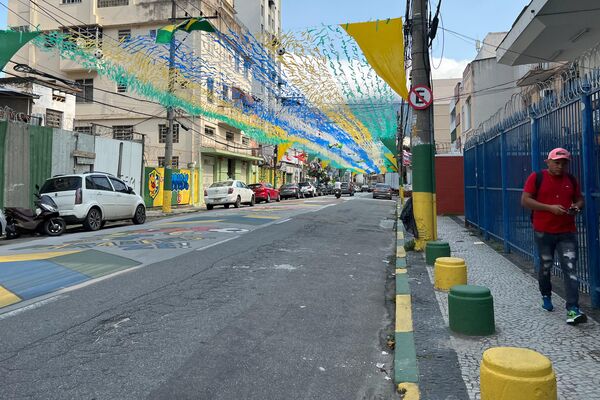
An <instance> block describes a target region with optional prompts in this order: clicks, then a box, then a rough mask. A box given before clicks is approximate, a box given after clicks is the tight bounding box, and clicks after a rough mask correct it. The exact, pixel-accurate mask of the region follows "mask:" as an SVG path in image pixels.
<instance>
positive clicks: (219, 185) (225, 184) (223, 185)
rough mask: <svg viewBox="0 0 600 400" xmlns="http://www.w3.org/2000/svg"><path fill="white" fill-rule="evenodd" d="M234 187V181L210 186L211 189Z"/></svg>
mask: <svg viewBox="0 0 600 400" xmlns="http://www.w3.org/2000/svg"><path fill="white" fill-rule="evenodd" d="M231 185H233V181H225V182H215V183H213V184H212V185H210V187H211V188H218V187H227V186H231Z"/></svg>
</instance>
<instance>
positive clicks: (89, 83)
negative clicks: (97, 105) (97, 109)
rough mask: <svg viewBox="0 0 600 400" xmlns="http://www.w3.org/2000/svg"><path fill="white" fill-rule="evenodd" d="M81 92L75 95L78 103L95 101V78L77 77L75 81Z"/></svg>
mask: <svg viewBox="0 0 600 400" xmlns="http://www.w3.org/2000/svg"><path fill="white" fill-rule="evenodd" d="M75 82H76V83H77V85H78V86H79V88H80V89H81V92H79V93H77V94H76V95H75V96H76V97H75V101H76V102H77V103H93V102H94V80H93V79H77V80H76V81H75Z"/></svg>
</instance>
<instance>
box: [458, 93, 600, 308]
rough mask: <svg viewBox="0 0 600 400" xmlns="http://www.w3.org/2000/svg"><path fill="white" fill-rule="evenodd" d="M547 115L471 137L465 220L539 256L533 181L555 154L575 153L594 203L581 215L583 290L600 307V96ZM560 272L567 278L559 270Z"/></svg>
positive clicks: (509, 246)
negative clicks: (529, 192)
mask: <svg viewBox="0 0 600 400" xmlns="http://www.w3.org/2000/svg"><path fill="white" fill-rule="evenodd" d="M539 109H545V111H543V112H540V113H531V114H529V115H528V114H527V113H523V112H521V113H520V114H518V115H517V114H515V115H513V116H511V118H506V119H505V120H504V121H497V122H496V123H495V125H493V126H491V127H490V126H487V127H486V128H487V129H486V130H482V131H480V132H479V134H478V135H476V136H474V137H472V138H470V139H469V140H468V141H467V143H466V145H465V151H464V163H465V219H466V221H467V223H468V224H470V225H472V226H475V227H477V228H479V229H480V231H481V232H482V233H483V235H484V236H485V237H486V238H490V237H493V238H495V239H497V240H499V241H501V242H503V244H504V249H505V251H507V252H508V251H515V252H518V253H521V254H522V255H524V256H526V257H529V258H531V259H532V260H533V258H534V244H533V231H532V227H531V220H530V212H529V211H528V210H525V209H523V208H522V207H521V204H520V199H521V193H522V190H523V186H524V184H525V179H526V178H527V177H528V176H529V174H530V173H531V172H532V171H539V170H541V169H543V168H544V167H545V164H544V163H543V161H544V160H545V159H546V157H547V154H548V152H549V151H550V150H552V149H553V148H555V147H564V148H566V149H568V150H570V151H571V152H572V154H573V159H572V162H571V173H572V174H573V175H575V176H576V177H577V178H578V180H579V182H580V184H581V187H582V191H583V193H584V197H585V201H586V206H585V209H584V212H582V213H581V215H579V217H578V218H577V225H578V239H579V246H580V260H579V264H578V271H579V277H580V280H581V284H580V288H581V291H582V292H585V293H590V295H591V298H592V304H593V306H594V307H600V258H599V255H600V246H599V242H598V237H599V234H600V233H599V225H600V218H599V214H598V210H600V204H599V203H600V190H599V188H600V181H599V179H600V171H599V167H600V161H599V157H600V91H596V92H593V93H591V94H590V93H584V94H583V95H581V97H580V98H575V99H570V100H569V101H565V102H563V103H562V104H560V105H557V106H555V107H540V108H539ZM554 271H555V273H557V274H560V271H559V269H558V268H555V269H554Z"/></svg>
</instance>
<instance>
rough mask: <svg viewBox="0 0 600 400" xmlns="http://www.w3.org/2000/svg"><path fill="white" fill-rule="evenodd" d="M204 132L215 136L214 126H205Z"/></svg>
mask: <svg viewBox="0 0 600 400" xmlns="http://www.w3.org/2000/svg"><path fill="white" fill-rule="evenodd" d="M204 133H205V134H206V135H208V136H215V128H210V127H208V126H207V127H205V128H204Z"/></svg>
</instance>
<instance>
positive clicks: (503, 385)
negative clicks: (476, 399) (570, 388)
mask: <svg viewBox="0 0 600 400" xmlns="http://www.w3.org/2000/svg"><path fill="white" fill-rule="evenodd" d="M480 381H481V400H556V399H557V392H556V375H555V374H554V370H553V369H552V362H551V361H550V360H549V359H548V357H546V356H543V355H541V354H540V353H538V352H535V351H533V350H530V349H522V348H517V347H494V348H491V349H488V350H486V351H485V352H484V353H483V360H482V362H481V368H480Z"/></svg>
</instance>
